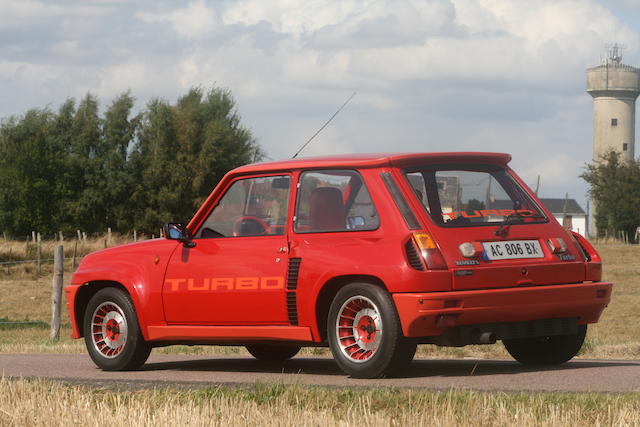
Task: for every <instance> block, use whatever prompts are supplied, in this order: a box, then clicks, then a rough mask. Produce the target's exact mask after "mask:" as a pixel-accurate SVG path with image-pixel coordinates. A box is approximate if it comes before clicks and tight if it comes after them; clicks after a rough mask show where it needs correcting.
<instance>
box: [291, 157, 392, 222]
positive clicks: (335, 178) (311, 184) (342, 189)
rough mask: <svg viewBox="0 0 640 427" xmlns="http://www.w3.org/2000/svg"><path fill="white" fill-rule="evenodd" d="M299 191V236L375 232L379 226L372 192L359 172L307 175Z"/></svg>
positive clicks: (323, 172) (320, 172)
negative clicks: (323, 233)
mask: <svg viewBox="0 0 640 427" xmlns="http://www.w3.org/2000/svg"><path fill="white" fill-rule="evenodd" d="M298 191H299V193H298V205H297V208H296V219H295V227H294V228H295V231H296V232H297V233H315V232H329V231H361V230H374V229H376V228H378V226H379V225H380V217H379V216H378V212H377V211H376V208H375V206H374V205H373V201H372V200H371V196H370V195H369V191H367V187H366V186H365V185H364V181H363V180H362V177H361V176H360V174H359V173H357V172H356V171H351V170H335V171H312V172H304V173H303V174H302V175H301V177H300V184H299V190H298Z"/></svg>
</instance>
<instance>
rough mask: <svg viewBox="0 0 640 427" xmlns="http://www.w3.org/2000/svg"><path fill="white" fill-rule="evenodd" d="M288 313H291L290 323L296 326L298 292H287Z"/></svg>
mask: <svg viewBox="0 0 640 427" xmlns="http://www.w3.org/2000/svg"><path fill="white" fill-rule="evenodd" d="M287 314H288V315H289V323H291V324H292V325H294V326H297V325H298V305H297V302H296V293H295V292H287Z"/></svg>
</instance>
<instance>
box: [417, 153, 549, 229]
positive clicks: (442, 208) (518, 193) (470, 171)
mask: <svg viewBox="0 0 640 427" xmlns="http://www.w3.org/2000/svg"><path fill="white" fill-rule="evenodd" d="M405 176H406V178H407V180H408V182H409V184H410V186H411V188H412V189H413V191H414V193H415V195H416V197H417V198H418V200H419V201H420V202H421V203H422V206H423V207H424V209H425V210H426V211H427V212H428V214H429V216H430V217H431V218H432V219H433V221H434V222H435V223H436V224H439V225H441V226H444V227H465V226H481V225H495V224H501V223H505V222H507V221H508V222H510V223H514V224H517V223H532V222H546V221H547V218H546V217H545V216H544V214H543V213H542V211H541V209H540V208H539V207H538V206H537V204H536V203H535V202H534V201H533V200H532V199H531V198H530V197H529V196H528V195H527V193H526V192H525V191H524V189H522V188H521V187H520V185H519V184H518V183H517V182H516V181H515V180H514V179H513V178H512V177H511V176H510V175H509V174H508V173H507V171H506V170H505V169H503V168H500V167H492V166H489V165H480V166H478V165H460V166H455V167H451V166H443V167H437V166H429V167H418V168H412V169H408V170H405Z"/></svg>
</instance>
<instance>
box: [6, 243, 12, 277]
mask: <svg viewBox="0 0 640 427" xmlns="http://www.w3.org/2000/svg"><path fill="white" fill-rule="evenodd" d="M11 249H13V248H9V261H11ZM9 265H10V264H9V263H7V276H8V275H9Z"/></svg>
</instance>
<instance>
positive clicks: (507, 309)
mask: <svg viewBox="0 0 640 427" xmlns="http://www.w3.org/2000/svg"><path fill="white" fill-rule="evenodd" d="M611 288H612V284H611V283H606V282H595V283H579V284H567V285H551V286H533V287H526V288H524V287H520V288H508V289H504V288H503V289H483V290H474V291H455V292H433V293H421V294H416V293H400V294H393V299H394V301H395V303H396V307H397V309H398V315H399V316H400V322H401V324H402V332H403V333H404V335H405V336H406V337H415V338H417V337H435V336H439V335H442V334H443V333H444V332H445V331H446V330H447V329H449V328H452V327H457V326H463V325H477V324H487V323H496V322H501V323H509V322H528V321H532V320H541V319H554V318H577V319H578V320H577V322H578V324H585V323H595V322H597V321H598V319H599V318H600V314H601V313H602V311H603V310H604V309H605V307H606V306H607V305H608V304H609V301H610V299H611Z"/></svg>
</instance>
